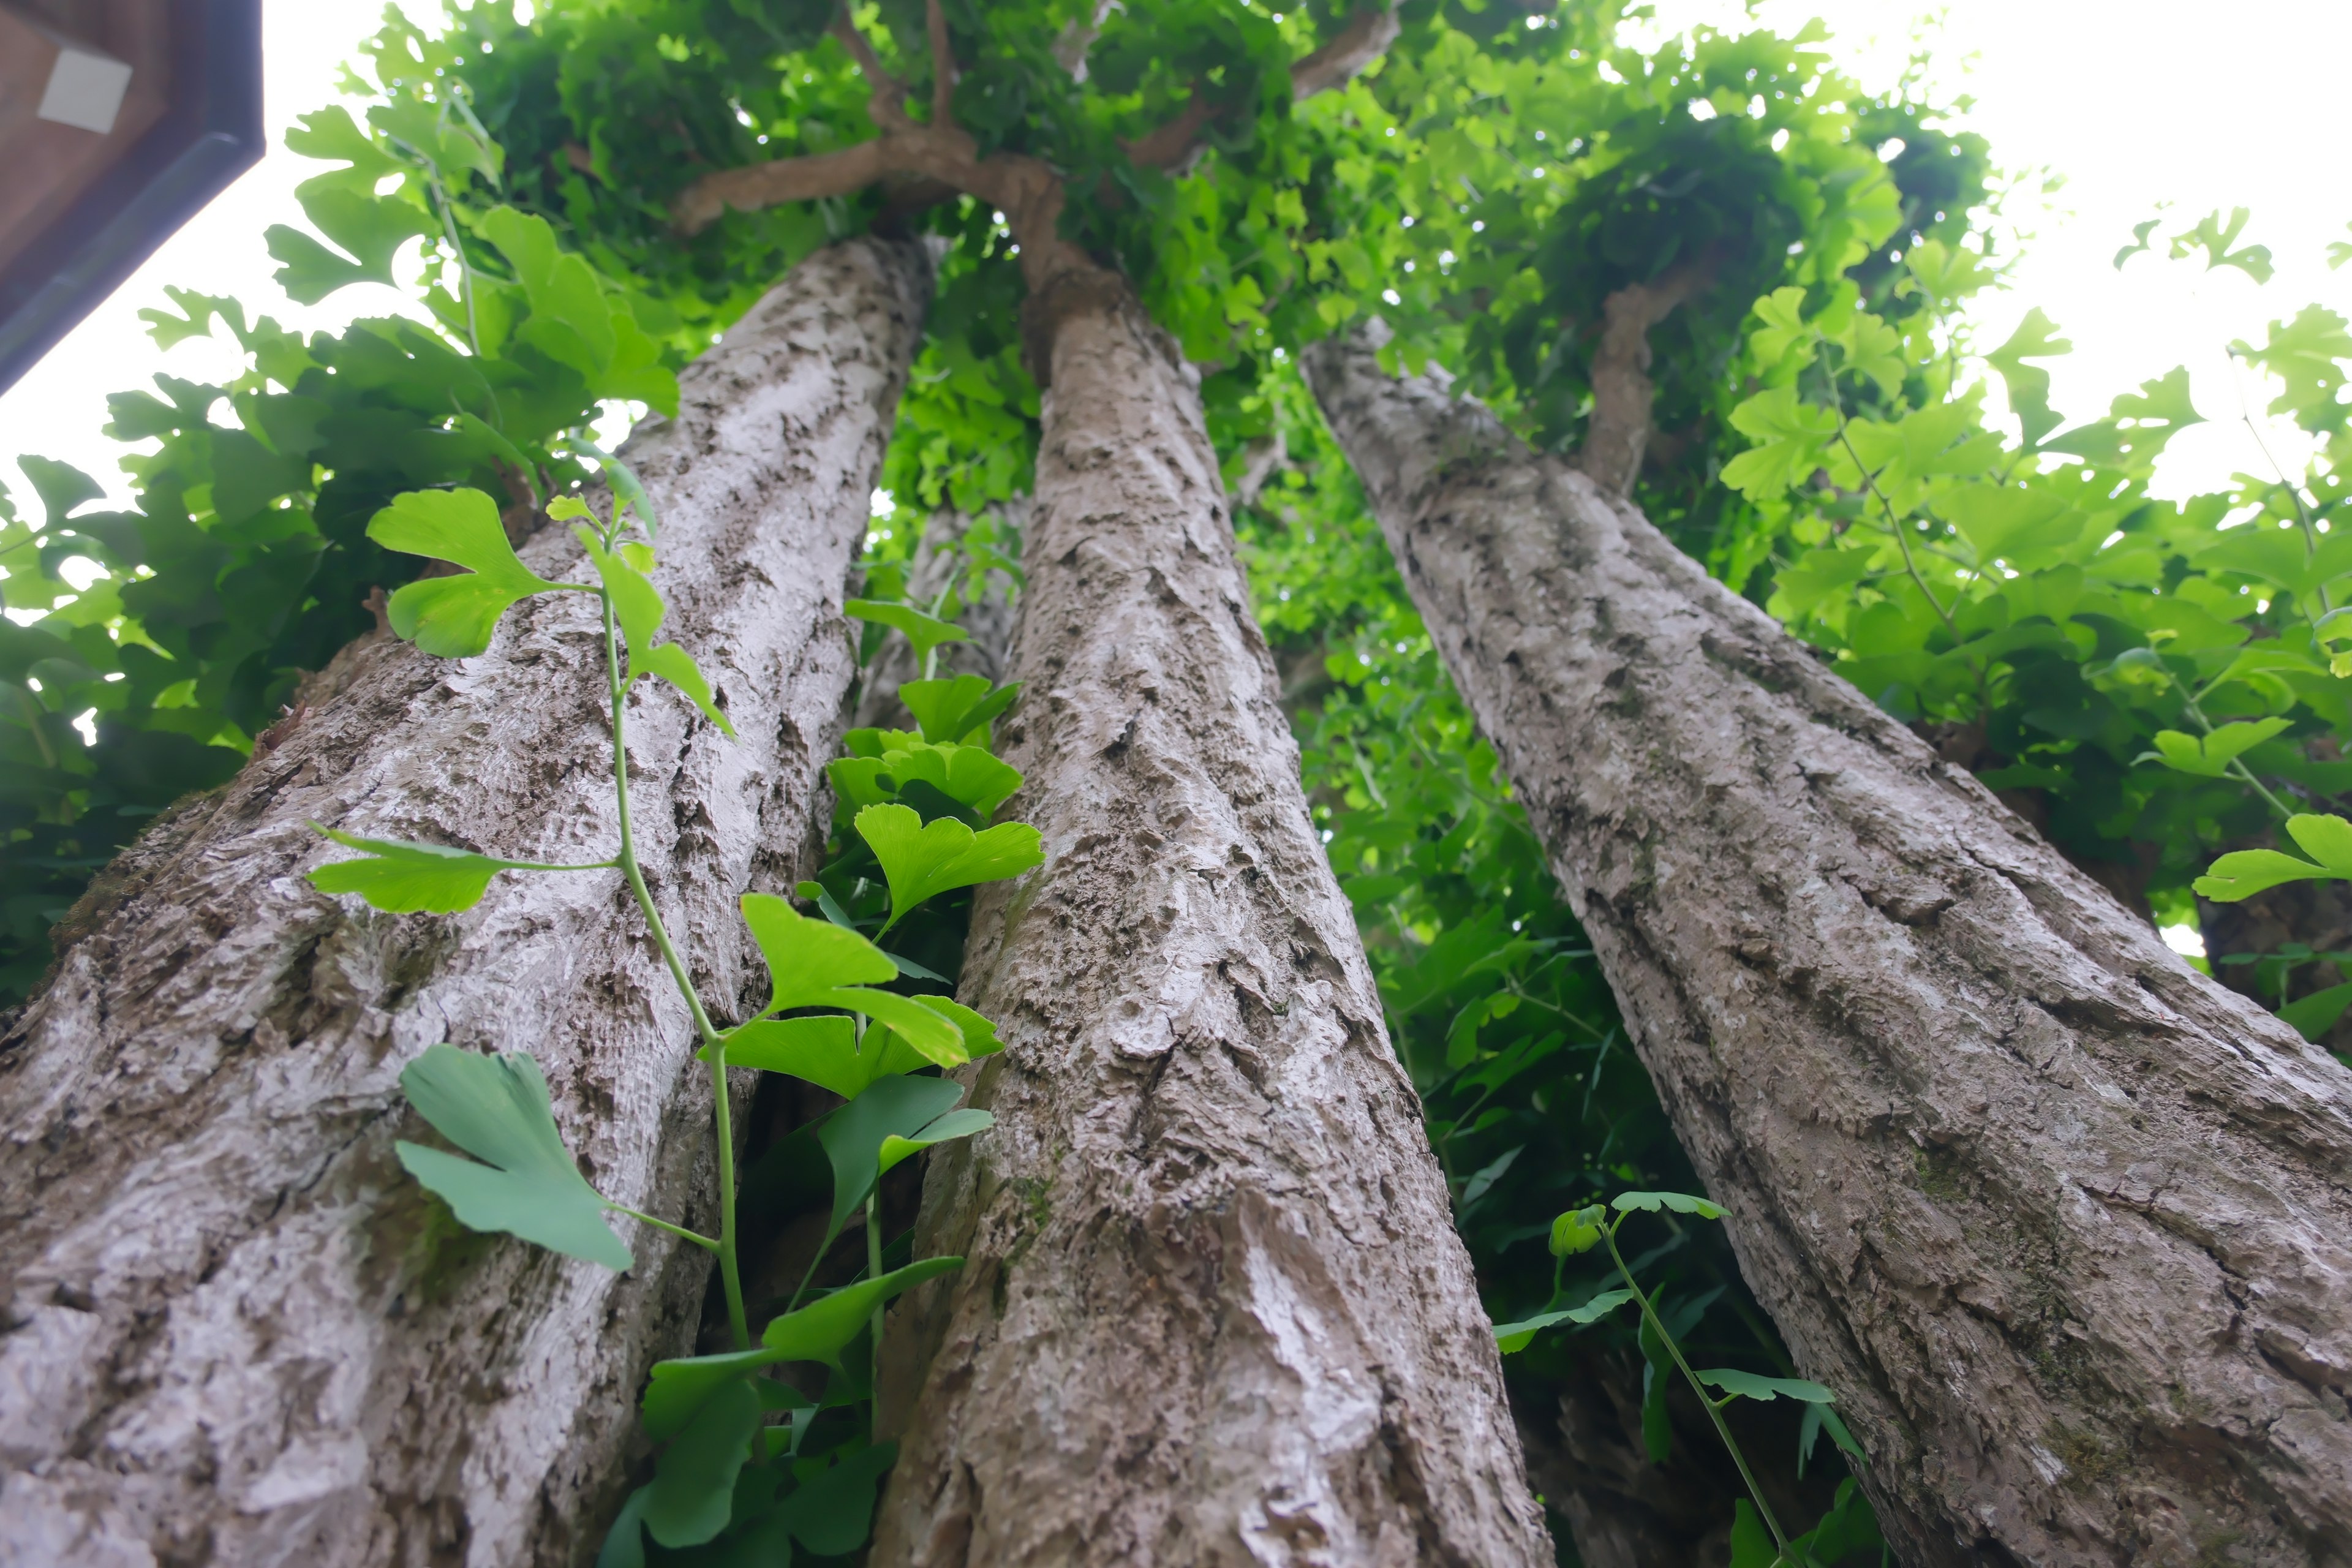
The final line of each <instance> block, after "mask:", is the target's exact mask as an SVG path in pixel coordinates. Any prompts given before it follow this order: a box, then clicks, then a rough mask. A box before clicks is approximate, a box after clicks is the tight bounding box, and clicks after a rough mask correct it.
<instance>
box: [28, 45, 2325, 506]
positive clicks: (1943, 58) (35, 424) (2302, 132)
mask: <svg viewBox="0 0 2352 1568" xmlns="http://www.w3.org/2000/svg"><path fill="white" fill-rule="evenodd" d="M1656 5H1657V10H1658V12H1659V16H1658V18H1657V21H1656V23H1655V24H1654V25H1651V26H1650V27H1647V28H1644V29H1643V30H1644V32H1645V33H1647V34H1648V35H1649V36H1655V32H1657V31H1663V30H1665V29H1680V28H1682V27H1685V26H1690V25H1692V24H1694V23H1697V22H1712V23H1715V24H1717V25H1718V26H1725V25H1732V26H1736V25H1738V22H1739V17H1740V15H1741V12H1742V9H1743V6H1742V5H1741V4H1740V3H1739V0H1656ZM404 9H409V10H411V11H412V12H413V13H415V14H420V15H422V14H426V13H428V12H430V13H435V14H437V10H438V6H437V0H404ZM1756 10H1757V15H1758V16H1759V19H1760V20H1761V21H1763V22H1764V23H1766V24H1767V25H1769V26H1776V27H1780V28H1783V29H1792V28H1794V27H1795V26H1798V25H1800V24H1801V22H1802V21H1803V20H1804V19H1805V18H1806V17H1808V16H1822V17H1823V18H1824V19H1825V20H1826V21H1827V22H1828V23H1829V25H1830V26H1831V29H1832V33H1833V35H1834V43H1833V45H1832V49H1833V52H1834V54H1835V55H1836V57H1837V58H1839V59H1840V61H1841V62H1842V63H1843V65H1844V66H1845V68H1847V69H1848V70H1850V71H1852V72H1853V73H1854V74H1856V75H1858V76H1860V77H1861V78H1862V79H1863V81H1864V84H1865V85H1866V86H1871V87H1880V86H1884V85H1885V84H1887V83H1889V82H1891V81H1892V80H1893V79H1895V77H1896V76H1897V75H1899V73H1900V72H1901V70H1902V68H1903V64H1904V61H1905V59H1906V57H1907V56H1908V55H1909V54H1910V53H1911V51H1912V47H1913V46H1912V44H1911V43H1910V37H1911V32H1912V22H1913V18H1914V16H1915V14H1916V12H1915V8H1914V7H1913V6H1912V5H1909V4H1908V3H1907V0H1758V4H1757V7H1756ZM379 14H380V7H379V5H378V4H377V0H270V4H269V5H267V6H266V7H265V16H264V26H265V48H266V51H267V64H268V70H267V79H268V119H269V123H270V124H271V126H272V127H273V132H272V134H273V140H274V138H275V137H276V136H277V135H279V134H282V132H283V131H284V129H285V127H286V126H287V125H288V124H289V123H290V122H291V121H292V119H293V117H294V116H295V115H296V114H298V113H301V112H304V111H306V110H311V109H315V108H317V107H319V106H320V105H321V104H324V103H327V102H329V101H331V100H332V99H333V98H334V93H335V80H336V67H337V65H338V64H339V63H340V62H341V61H342V60H344V59H346V58H351V56H352V53H353V50H354V46H355V45H356V44H357V42H358V41H359V40H360V39H361V38H362V37H365V36H366V35H367V34H368V33H369V32H371V31H373V27H374V26H375V21H376V17H377V16H378V15H379ZM1931 36H1932V37H1936V38H1937V42H1936V43H1935V44H1934V47H1933V48H1932V51H1931V52H1932V54H1933V57H1934V58H1935V60H1936V62H1937V63H1936V67H1935V69H1936V74H1937V79H1938V80H1939V81H1942V82H1945V83H1948V84H1951V85H1952V86H1954V87H1955V88H1956V89H1958V90H1961V91H1965V92H1968V93H1969V94H1972V95H1973V96H1974V97H1975V99H1976V100H1977V102H1976V108H1975V110H1974V111H1973V113H1972V114H1971V115H1969V118H1968V121H1967V122H1968V123H1969V125H1971V126H1972V127H1973V128H1974V129H1976V130H1978V131H1979V132H1982V133H1983V134H1984V135H1985V136H1986V137H1988V138H1989V139H1990V141H1991V142H1992V145H1993V150H1994V155H1995V157H1996V159H1997V160H1998V161H1999V162H2000V163H2001V164H2002V165H2003V166H2004V167H2006V168H2009V169H2012V170H2019V171H2023V170H2029V169H2039V168H2044V167H2046V168H2048V169H2051V170H2053V171H2055V172H2057V173H2059V174H2063V176H2065V180H2066V183H2065V185H2064V187H2063V189H2062V190H2061V191H2060V192H2059V193H2058V194H2057V195H2055V196H2054V197H2053V198H2049V200H2048V202H2047V204H2046V205H2045V203H2044V201H2043V198H2042V197H2040V196H2039V195H2023V196H2021V197H2020V198H2019V199H2017V200H2015V201H2013V202H2012V204H2011V209H2010V213H2009V217H2010V219H2011V221H2012V222H2013V223H2016V224H2018V225H2019V226H2022V227H2023V228H2025V229H2027V230H2029V231H2031V232H2032V237H2031V239H2030V240H2029V242H2028V247H2027V252H2026V257H2027V258H2026V260H2025V262H2024V264H2023V265H2022V266H2021V268H2019V269H2018V271H2017V272H2016V273H2015V275H2014V278H2013V280H2012V283H2013V287H2012V289H2011V292H2010V293H2009V294H2008V295H2006V296H2004V297H2002V298H2001V299H1999V300H1994V301H1992V302H1991V303H1990V304H1989V305H1988V306H1987V307H1986V308H1985V309H1984V310H1982V312H1981V320H1982V321H1983V322H1984V324H1985V330H1986V331H1988V332H1989V333H1990V334H1993V335H1992V336H1990V339H1989V340H1988V341H1989V342H1998V341H1999V339H2000V335H2005V334H2006V331H2007V330H2008V328H2009V326H2010V325H2011V324H2012V323H2013V322H2014V321H2015V320H2016V318H2017V317H2019V316H2021V315H2022V314H2023V313H2024V311H2025V310H2026V309H2027V308H2028V307H2029V306H2032V305H2037V304H2038V305H2040V306H2041V307H2042V309H2043V310H2046V311H2048V312H2049V314H2050V315H2051V316H2052V317H2053V318H2054V319H2055V320H2056V321H2058V322H2059V324H2060V325H2061V326H2062V327H2063V328H2064V329H2065V330H2066V333H2067V335H2068V336H2069V337H2070V338H2071V339H2072V340H2073V342H2074V345H2075V353H2074V354H2073V355H2072V356H2071V357H2070V358H2068V359H2063V360H2059V361H2056V362H2054V363H2052V372H2053V378H2054V381H2055V396H2054V401H2055V402H2056V405H2057V406H2058V407H2059V408H2060V409H2062V410H2063V411H2064V412H2066V413H2068V414H2069V415H2070V416H2074V417H2077V418H2080V417H2089V416H2095V415H2098V414H2101V413H2104V412H2105V405H2106V401H2107V399H2108V398H2109V397H2111V396H2113V395H2115V394H2116V393H2118V392H2122V391H2126V390H2128V389H2130V388H2131V387H2132V386H2133V385H2135V384H2137V383H2138V382H2140V381H2142V380H2144V379H2146V378H2147V377H2150V376H2154V375H2158V374H2162V373H2163V372H2165V371H2166V370H2168V369H2169V368H2170V367H2172V366H2173V365H2175V364H2179V363H2187V364H2188V365H2189V367H2190V372H2191V376H2192V385H2193V387H2194V389H2195V395H2196V399H2197V403H2198V405H2199V407H2200V409H2201V410H2202V411H2203V412H2204V413H2205V414H2206V416H2208V417H2209V418H2210V419H2212V420H2213V421H2214V424H2213V425H2212V426H2208V427H2204V428H2200V429H2198V430H2194V431H2191V432H2189V434H2188V435H2186V436H2184V437H2180V438H2179V440H2177V441H2176V442H2175V443H2174V445H2173V447H2172V451H2171V453H2170V454H2169V455H2168V464H2167V467H2166V468H2165V470H2164V472H2163V474H2162V476H2161V477H2162V480H2163V483H2164V486H2165V488H2166V489H2168V490H2169V491H2171V492H2173V493H2183V494H2185V493H2189V491H2192V490H2195V489H2203V488H2207V487H2210V486H2212V485H2215V484H2219V483H2221V482H2222V481H2224V480H2226V479H2227V478H2228V476H2229V475H2230V474H2231V472H2232V471H2234V470H2236V469H2240V468H2254V467H2256V466H2258V465H2259V463H2260V461H2261V458H2260V457H2259V454H2258V453H2257V452H2256V451H2255V450H2254V448H2253V447H2252V441H2251V438H2250V437H2249V436H2248V435H2247V433H2246V431H2245V429H2244V427H2243V426H2239V425H2235V424H2233V423H2231V422H2232V421H2234V420H2235V419H2236V418H2237V416H2238V414H2239V412H2240V408H2241V401H2240V395H2239V392H2238V390H2237V389H2236V387H2235V386H2234V385H2233V377H2232V374H2231V367H2230V363H2229V361H2228V359H2227V357H2226V355H2225V353H2223V351H2224V350H2225V349H2226V347H2227V345H2228V343H2229V342H2230V341H2231V339H2233V338H2240V337H2244V338H2258V337H2259V336H2260V335H2261V334H2262V331H2263V327H2264V324H2265V323H2266V322H2268V321H2270V320H2272V319H2273V318H2276V317H2284V316H2290V315H2293V314H2294V311H2295V310H2298V309H2300V308H2301V307H2302V306H2303V305H2305V303H2308V302H2310V301H2312V300H2320V301H2322V302H2324V303H2327V304H2330V305H2332V306H2334V307H2335V308H2336V309H2337V310H2344V311H2346V312H2347V314H2352V267H2347V268H2345V269H2344V270H2343V271H2341V272H2335V273H2331V272H2329V271H2328V270H2327V269H2326V263H2325V259H2324V258H2325V253H2326V245H2327V242H2328V241H2330V240H2332V239H2344V238H2347V237H2352V234H2347V227H2346V226H2347V222H2352V174H2347V164H2346V163H2345V162H2344V161H2343V160H2342V159H2341V158H2340V157H2339V156H2337V152H2338V150H2339V149H2340V147H2341V144H2342V136H2343V125H2342V102H2343V94H2342V79H2341V73H2342V71H2343V68H2344V62H2345V61H2347V59H2352V5H2346V4H2344V0H2233V3H2232V4H2231V5H2229V6H2228V7H2226V11H2223V10H2217V9H2216V8H2215V7H2214V6H2213V5H2211V4H2210V0H2198V3H2197V4H2196V5H2190V4H2189V0H2137V3H2135V4H2131V5H2125V4H2123V3H2122V0H1967V3H1966V4H1965V5H1960V6H1958V7H1955V8H1954V10H1953V11H1952V12H1951V13H1949V14H1948V16H1947V17H1946V19H1945V21H1944V22H1943V24H1942V25H1941V28H1940V32H1939V34H1936V35H1931ZM310 172H311V170H310V169H309V168H306V167H305V163H304V161H303V160H301V159H298V158H295V157H293V156H292V155H291V154H289V153H286V152H285V151H284V150H283V149H282V148H275V149H274V150H273V151H272V153H270V155H269V156H268V158H266V159H265V160H264V161H263V162H262V163H261V164H260V166H258V167H257V168H256V169H255V170H253V171H252V172H251V173H249V174H247V175H246V177H245V178H244V179H243V180H242V181H240V182H238V184H236V186H234V187H233V188H231V189H230V190H229V191H228V192H227V193H226V195H223V196H222V197H221V198H220V199H219V200H217V201H215V203H213V205H211V206H210V207H209V208H207V209H206V210H205V212H204V213H203V214H202V215H200V216H198V217H197V218H196V219H195V220H194V222H192V223H191V224H189V225H188V226H187V227H186V228H184V229H183V230H182V231H181V232H180V233H179V234H178V235H176V236H175V237H173V238H172V239H171V240H169V241H168V242H166V243H165V245H164V247H163V249H162V250H161V251H159V252H158V253H157V254H156V256H155V257H154V258H152V260H151V261H149V262H148V264H147V265H146V266H145V267H143V268H141V269H140V271H139V272H138V273H137V274H135V275H134V276H133V277H132V278H131V280H130V281H129V282H128V283H126V284H125V285H124V286H123V287H122V288H121V289H119V290H118V291H117V292H116V293H115V295H114V296H113V298H111V299H110V300H108V301H107V302H106V303H105V304H103V305H101V306H100V308H99V309H98V310H97V311H95V312H94V313H93V314H92V315H91V316H90V318H89V320H88V321H84V322H83V323H82V325H81V326H80V327H79V328H78V329H76V330H75V331H74V332H73V333H71V334H70V335H69V336H68V337H67V338H66V340H65V341H64V342H62V343H61V344H59V345H58V348H56V349H55V350H53V351H52V352H51V353H50V354H49V356H48V358H47V360H45V361H43V362H42V363H40V364H39V365H37V366H36V367H35V368H34V369H33V370H32V371H31V372H29V373H28V374H26V376H25V378H24V379H23V380H22V381H21V382H19V383H18V384H16V386H15V387H14V388H12V389H11V390H10V391H9V392H7V393H6V394H5V395H0V454H5V458H7V459H13V458H14V457H15V456H16V454H17V453H20V452H38V453H43V454H46V455H47V456H50V457H55V458H64V459H65V460H67V461H68V462H73V463H76V464H78V465H79V466H80V467H82V468H85V469H88V470H89V472H90V473H91V474H92V475H93V476H94V477H95V478H97V479H99V480H100V482H102V483H106V484H109V485H110V487H112V488H113V489H115V490H116V491H117V492H118V494H120V493H121V492H122V489H123V485H124V481H123V479H122V477H121V473H120V471H119V470H118V469H117V468H116V467H115V459H116V458H117V457H118V456H119V453H120V448H118V447H115V445H114V444H113V443H112V442H110V441H108V440H106V439H105V438H103V437H100V435H99V434H98V428H99V426H100V425H101V424H102V423H104V421H105V417H106V412H105V397H106V395H107V394H108V393H109V392H112V391H118V390H121V389H124V388H128V387H132V386H141V385H144V384H146V383H147V380H148V378H149V377H150V376H152V374H154V373H155V372H156V371H158V370H168V371H170V372H171V373H172V374H176V375H182V376H185V377H188V378H190V379H205V378H208V377H214V376H219V375H225V374H228V373H229V371H230V368H231V365H232V363H233V362H232V360H231V358H230V356H229V354H228V353H226V352H225V351H224V350H222V349H220V348H217V347H212V346H208V345H204V344H197V343H190V344H186V345H184V346H183V347H181V348H180V349H177V350H175V351H173V353H171V354H169V355H165V354H163V353H161V352H160V351H158V350H157V349H155V347H154V346H153V344H152V343H151V342H149V341H148V339H147V337H146V335H145V331H144V328H143V324H142V322H141V321H139V319H138V312H139V310H141V309H142V308H144V307H148V306H155V305H161V304H162V303H163V285H165V284H166V283H173V284H178V285H180V286H182V287H184V288H191V289H198V290H201V291H205V292H210V293H220V294H229V295H234V296H236V297H239V298H241V299H243V300H246V301H247V305H248V306H249V307H250V308H252V309H254V310H256V311H257V313H266V314H270V315H274V316H276V317H277V318H278V320H279V321H282V322H284V323H285V324H286V325H288V326H297V327H302V328H306V329H308V328H316V327H321V326H331V325H337V324H340V323H341V322H342V321H346V320H349V319H350V318H351V317H352V316H354V315H359V314H366V313H382V312H383V311H384V310H388V309H390V308H393V307H394V305H395V304H396V302H397V296H396V295H395V294H394V293H393V292H392V291H391V290H389V289H379V288H376V287H373V286H367V287H362V288H354V289H344V290H342V291H341V292H340V293H338V294H335V295H332V296H331V297H330V298H329V299H328V300H326V301H325V302H324V303H323V304H322V305H321V306H320V307H317V308H315V309H310V310H305V309H303V308H301V307H299V306H296V305H294V304H292V303H291V302H290V301H289V300H286V299H285V298H284V297H283V296H282V295H280V294H278V291H277V289H276V286H275V285H274V284H273V283H272V282H271V281H270V274H271V273H272V272H273V271H274V270H275V264H274V263H273V262H271V261H270V259H269V258H268V253H267V251H266V250H265V249H264V247H263V244H262V239H261V233H262V230H263V229H265V228H267V227H268V226H269V225H270V224H273V223H292V222H298V221H299V210H298V209H297V207H296V206H295V204H294V200H293V196H292V195H291V192H292V188H293V186H294V184H296V183H297V182H298V181H299V180H300V179H301V178H303V177H305V175H306V174H308V173H310ZM2027 189H2028V191H2029V192H2034V191H2038V183H2034V184H2029V185H2028V187H2027ZM2166 203H2168V204H2170V205H2169V207H2168V215H2167V216H2169V217H2174V218H2177V219H2179V226H2183V227H2185V226H2188V225H2189V223H2192V222H2194V221H2195V219H2196V218H2197V217H2198V216H2201V215H2202V214H2204V213H2205V212H2207V211H2209V210H2210V209H2212V208H2214V207H2217V206H2218V207H2225V208H2226V207H2230V206H2236V205H2243V206H2249V207H2252V209H2253V215H2254V216H2253V222H2252V226H2250V227H2249V229H2248V231H2247V233H2246V234H2245V236H2244V237H2242V239H2241V241H2240V243H2241V244H2244V243H2246V242H2248V241H2253V242H2258V243H2262V244H2266V245H2268V246H2269V247H2271V250H2272V252H2273V257H2274V258H2275V259H2276V262H2277V264H2278V269H2279V275H2278V277H2277V278H2276V279H2274V280H2273V282H2272V283H2271V284H2270V286H2269V287H2268V288H2266V289H2257V288H2255V287H2254V286H2253V284H2252V282H2251V281H2250V280H2249V279H2246V278H2244V277H2242V275H2240V274H2239V273H2237V272H2235V271H2231V270H2223V271H2221V272H2218V273H2213V274H2210V275H2205V274H2200V273H2198V272H2197V271H2196V269H2195V268H2194V266H2193V265H2192V264H2188V263H2178V264H2174V263H2164V262H2160V261H2158V260H2157V259H2155V258H2149V257H2141V258H2138V259H2137V260H2135V261H2134V262H2133V263H2132V264H2131V267H2130V268H2128V269H2127V270H2126V271H2125V272H2123V273H2121V274H2117V273H2116V271H2115V270H2113V268H2111V267H2110V266H2109V258H2112V257H2113V256H2114V254H2115V252H2116V248H2117V247H2119V246H2121V245H2123V244H2124V243H2126V241H2127V240H2128V239H2129V237H2130V230H2131V227H2132V226H2133V225H2134V224H2136V223H2138V222H2140V221H2141V220H2143V219H2145V218H2147V217H2150V216H2156V213H2157V210H2158V205H2159V204H2166ZM2248 391H2249V395H2250V396H2251V399H2252V402H2253V403H2254V405H2255V406H2256V408H2257V409H2259V407H2260V405H2261V403H2262V402H2263V401H2265V400H2266V398H2265V395H2263V394H2262V393H2261V391H2260V389H2259V388H2256V387H2251V386H2250V387H2249V389H2248ZM2274 444H2275V443H2274ZM2287 445H2288V447H2289V448H2290V450H2292V449H2293V448H2292V443H2291V442H2289V443H2287ZM2282 456H2283V457H2287V458H2288V460H2289V461H2293V460H2294V459H2293V458H2292V457H2288V454H2287V453H2286V452H2283V453H2282ZM0 482H6V483H8V484H9V485H10V486H11V487H12V488H15V489H16V492H17V494H18V495H19V497H21V498H23V499H25V500H30V494H29V491H28V490H26V489H24V488H23V487H21V485H19V484H18V476H17V475H16V471H15V464H14V463H13V461H5V460H0Z"/></svg>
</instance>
